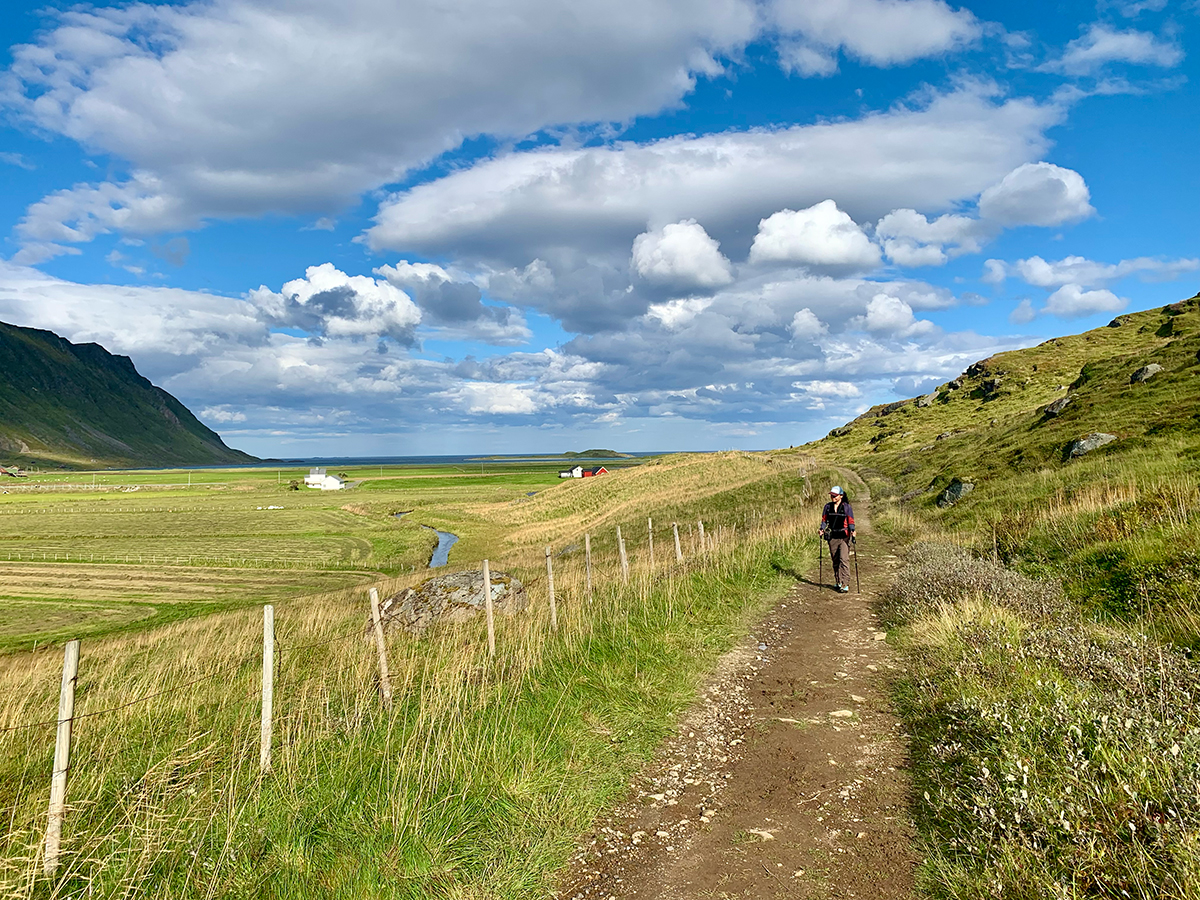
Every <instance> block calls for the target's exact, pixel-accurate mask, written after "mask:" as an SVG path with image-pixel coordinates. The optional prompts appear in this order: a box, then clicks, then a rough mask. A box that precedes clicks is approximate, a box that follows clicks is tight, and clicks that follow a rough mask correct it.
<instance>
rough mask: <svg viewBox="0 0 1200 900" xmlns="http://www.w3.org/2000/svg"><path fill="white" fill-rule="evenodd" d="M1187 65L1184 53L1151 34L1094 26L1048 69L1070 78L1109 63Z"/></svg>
mask: <svg viewBox="0 0 1200 900" xmlns="http://www.w3.org/2000/svg"><path fill="white" fill-rule="evenodd" d="M1182 61H1183V50H1182V49H1180V47H1179V46H1178V45H1177V44H1175V43H1174V42H1172V41H1166V40H1162V39H1161V38H1159V37H1158V36H1157V35H1154V34H1151V33H1150V32H1148V31H1136V30H1129V31H1117V30H1115V29H1113V28H1110V27H1109V26H1107V25H1105V24H1103V23H1099V22H1097V23H1094V24H1092V25H1091V26H1089V27H1088V30H1087V33H1086V34H1084V35H1083V36H1081V37H1078V38H1076V39H1075V40H1073V41H1071V42H1070V43H1069V44H1067V48H1066V50H1065V51H1064V52H1063V55H1062V56H1061V57H1060V58H1059V59H1056V60H1054V61H1053V62H1050V63H1047V64H1046V65H1045V66H1043V68H1044V69H1046V70H1047V71H1051V72H1062V73H1064V74H1067V75H1092V74H1095V73H1096V72H1097V71H1098V70H1100V69H1102V68H1103V67H1104V66H1106V65H1108V64H1109V63H1114V62H1116V63H1132V64H1134V65H1140V66H1158V67H1160V68H1167V69H1169V68H1172V67H1174V66H1177V65H1179V63H1181V62H1182Z"/></svg>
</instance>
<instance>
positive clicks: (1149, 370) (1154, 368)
mask: <svg viewBox="0 0 1200 900" xmlns="http://www.w3.org/2000/svg"><path fill="white" fill-rule="evenodd" d="M1162 370H1163V367H1162V366H1160V365H1159V364H1158V363H1150V365H1148V366H1142V367H1141V368H1140V369H1138V370H1137V371H1136V372H1134V373H1133V374H1132V375H1130V376H1129V383H1130V384H1141V383H1142V382H1143V381H1149V380H1150V379H1151V378H1153V377H1154V376H1155V375H1157V374H1158V373H1159V372H1161V371H1162Z"/></svg>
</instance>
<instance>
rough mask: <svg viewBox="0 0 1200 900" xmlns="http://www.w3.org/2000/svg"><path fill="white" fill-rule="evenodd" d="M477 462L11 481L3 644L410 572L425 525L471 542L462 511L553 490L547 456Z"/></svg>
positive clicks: (6, 503)
mask: <svg viewBox="0 0 1200 900" xmlns="http://www.w3.org/2000/svg"><path fill="white" fill-rule="evenodd" d="M483 468H484V473H483V474H480V472H479V470H478V469H473V470H472V469H465V468H464V467H461V466H460V467H441V468H439V467H429V466H420V467H416V466H414V467H382V468H380V467H360V468H349V469H346V470H344V471H345V473H346V475H347V476H348V478H349V480H350V483H351V484H354V487H353V488H351V489H350V490H345V491H316V490H310V489H304V488H301V489H300V490H294V489H292V488H291V487H290V483H291V482H294V481H298V482H301V483H302V481H303V477H304V475H305V474H307V469H304V470H298V469H292V470H288V469H225V470H215V469H205V470H200V471H195V472H186V471H166V472H159V471H132V472H110V471H106V472H98V473H78V472H76V473H69V474H61V473H52V474H37V475H34V476H33V477H31V478H28V479H19V480H17V479H5V481H4V484H3V485H2V487H3V488H5V489H6V493H3V494H0V585H3V587H2V588H0V609H2V610H4V613H5V614H4V616H3V625H0V648H4V647H21V646H32V645H33V644H34V643H35V642H45V641H47V640H56V639H61V638H64V637H67V636H78V635H81V634H99V633H105V632H107V631H110V630H113V629H124V628H130V627H133V628H140V627H145V626H147V625H149V624H159V623H162V622H165V621H171V620H174V619H176V618H179V617H183V616H190V615H199V614H206V613H210V612H213V611H214V610H217V609H225V608H229V607H232V606H240V605H247V604H251V605H253V604H261V603H267V602H279V601H282V600H286V599H288V598H294V597H299V596H305V595H313V594H320V593H325V592H329V591H334V590H338V589H341V588H347V587H351V586H355V585H363V584H366V583H367V582H371V581H375V580H378V579H379V578H382V577H386V576H392V575H396V574H399V573H402V572H413V571H419V570H420V569H422V568H424V566H425V565H426V564H427V563H428V561H429V555H430V552H431V551H432V549H433V547H434V545H435V544H436V536H435V535H434V533H433V531H432V530H430V529H429V528H424V527H422V526H423V525H438V526H439V527H441V526H442V525H445V526H452V527H449V529H448V530H455V529H458V530H459V531H456V533H460V532H461V533H462V534H463V535H464V537H465V536H467V535H470V534H472V533H473V532H475V531H477V530H478V525H476V524H475V523H474V521H473V519H474V517H473V516H472V515H469V514H464V513H463V511H462V510H463V508H464V507H465V506H468V505H470V506H477V505H479V504H480V503H484V504H493V505H496V504H499V505H503V504H506V503H508V502H510V501H513V500H516V499H517V498H526V497H527V495H528V494H530V493H531V492H536V491H538V490H541V489H545V488H547V487H553V486H556V485H557V484H558V482H559V479H558V477H557V467H556V466H554V465H552V464H548V463H540V464H539V463H534V464H525V465H521V464H511V463H510V464H499V463H490V462H489V463H486V464H484V466H483ZM339 471H343V470H339ZM189 481H190V482H191V483H190V484H189ZM396 513H407V515H405V516H404V517H403V518H398V517H397V515H396ZM486 530H487V529H486V528H485V531H486ZM489 533H490V532H489ZM469 547H470V543H468V544H466V545H464V547H462V548H459V549H458V550H457V553H456V555H458V556H462V555H463V550H465V549H468V548H469Z"/></svg>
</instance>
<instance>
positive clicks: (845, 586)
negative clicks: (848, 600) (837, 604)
mask: <svg viewBox="0 0 1200 900" xmlns="http://www.w3.org/2000/svg"><path fill="white" fill-rule="evenodd" d="M838 590H839V591H841V592H842V593H843V594H848V593H850V585H848V584H839V585H838Z"/></svg>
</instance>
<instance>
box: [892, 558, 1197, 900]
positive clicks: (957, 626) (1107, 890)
mask: <svg viewBox="0 0 1200 900" xmlns="http://www.w3.org/2000/svg"><path fill="white" fill-rule="evenodd" d="M1031 598H1035V599H1032V600H1031ZM889 602H891V603H892V604H893V605H894V608H895V609H896V610H897V611H898V612H902V613H903V614H904V615H905V617H906V621H907V624H906V626H905V627H903V628H902V629H901V630H900V632H899V634H900V637H901V644H902V646H904V647H905V650H906V653H907V656H908V666H907V674H906V675H905V677H904V678H903V679H902V680H901V681H900V682H899V683H898V686H897V694H898V698H899V704H900V708H901V711H902V714H903V715H904V717H905V719H906V722H907V724H908V726H909V728H910V730H911V733H912V735H913V761H914V772H915V782H916V797H917V799H916V809H915V813H916V820H917V823H918V825H919V827H920V829H921V832H922V836H923V839H924V841H925V843H926V853H927V857H926V861H925V863H924V865H923V867H922V871H921V881H922V886H923V888H924V889H925V890H926V891H927V892H928V893H929V894H930V895H932V896H935V897H955V898H963V897H980V898H982V897H1005V898H1008V897H1031V898H1032V897H1055V898H1058V897H1061V898H1082V897H1162V898H1185V897H1187V898H1193V897H1195V896H1197V892H1200V865H1198V862H1197V861H1198V859H1200V856H1198V854H1197V851H1198V849H1200V848H1198V847H1197V839H1196V835H1197V833H1200V703H1198V701H1200V667H1198V666H1197V665H1196V664H1195V663H1194V662H1192V661H1191V660H1190V659H1189V658H1188V657H1187V655H1186V654H1185V653H1183V652H1181V651H1179V650H1177V649H1175V648H1172V647H1170V646H1163V645H1160V644H1158V643H1156V642H1154V641H1153V640H1151V639H1150V638H1148V637H1146V636H1145V635H1134V634H1130V633H1129V632H1125V631H1121V630H1113V629H1105V628H1102V627H1100V626H1097V625H1095V624H1091V623H1087V622H1085V621H1083V620H1082V619H1081V618H1080V617H1078V616H1075V617H1058V614H1057V613H1055V614H1054V615H1050V616H1048V615H1046V613H1047V612H1049V611H1051V610H1055V609H1057V610H1060V611H1061V608H1062V603H1063V601H1062V599H1061V593H1060V592H1059V591H1058V590H1057V589H1056V588H1055V587H1054V586H1052V585H1046V584H1040V583H1038V582H1035V581H1033V580H1031V579H1027V578H1024V577H1023V576H1019V575H1016V574H1015V573H1011V572H1005V571H1004V570H1003V569H1002V567H1000V566H997V565H996V564H994V563H991V562H988V561H981V560H977V559H974V558H973V557H971V556H970V555H969V554H967V553H965V552H964V551H962V550H960V549H959V548H946V547H936V546H934V547H929V546H925V547H920V548H917V550H916V551H915V552H914V553H913V554H912V555H911V557H910V560H909V562H908V565H907V566H906V568H905V569H904V571H903V572H902V573H901V575H900V577H899V578H897V587H896V588H894V589H893V591H892V597H891V598H890V601H889Z"/></svg>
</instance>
